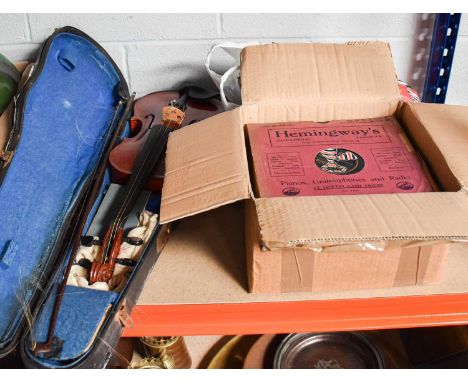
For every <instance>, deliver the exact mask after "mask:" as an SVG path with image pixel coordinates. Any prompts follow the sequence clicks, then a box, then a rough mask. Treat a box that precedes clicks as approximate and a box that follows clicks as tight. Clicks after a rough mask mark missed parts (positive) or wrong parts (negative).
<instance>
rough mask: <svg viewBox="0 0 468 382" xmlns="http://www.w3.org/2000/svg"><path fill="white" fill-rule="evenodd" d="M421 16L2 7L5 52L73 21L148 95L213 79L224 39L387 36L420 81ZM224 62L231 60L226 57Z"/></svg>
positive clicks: (465, 74) (18, 51)
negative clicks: (211, 62) (211, 58)
mask: <svg viewBox="0 0 468 382" xmlns="http://www.w3.org/2000/svg"><path fill="white" fill-rule="evenodd" d="M420 19H421V16H420V15H415V14H286V15H284V14H283V15H279V14H0V52H1V53H3V54H5V55H6V56H7V57H9V58H10V59H11V60H23V59H31V58H33V57H34V56H35V54H36V52H37V50H38V48H39V46H40V44H41V42H42V41H43V40H44V39H45V38H46V37H47V36H48V35H50V34H51V33H52V32H53V30H54V29H55V28H58V27H61V26H65V25H72V26H75V27H77V28H79V29H82V30H83V31H84V32H86V33H88V34H89V35H91V36H92V37H93V38H94V39H96V40H97V41H98V42H100V43H101V44H102V45H103V46H104V48H105V49H106V50H107V51H108V52H109V54H110V55H111V56H112V57H113V58H114V60H115V61H116V63H117V64H118V65H119V67H120V68H121V69H122V72H123V73H124V75H125V76H126V78H127V80H128V81H129V84H130V89H131V90H132V91H136V92H137V95H138V96H142V95H144V94H147V93H149V92H151V91H156V90H165V89H170V88H173V87H175V86H177V85H178V84H180V83H183V82H185V81H188V80H197V81H203V82H204V83H206V84H211V81H210V79H209V77H208V75H207V74H206V72H205V70H204V60H205V57H206V54H207V52H208V50H209V49H210V47H211V46H212V45H213V44H215V43H219V42H222V41H249V40H250V41H262V42H272V41H277V42H283V41H318V42H344V41H347V40H383V41H388V42H389V43H390V44H391V47H392V53H393V57H394V61H395V66H396V69H397V74H398V76H399V78H401V79H402V80H405V81H408V82H410V83H412V82H413V80H414V72H415V70H416V67H415V60H414V56H415V51H414V48H415V46H416V44H417V38H418V34H419V33H420V32H421V31H420V30H418V28H419V25H420V24H419V21H420ZM467 52H468V18H467V19H465V18H463V17H462V26H461V29H460V35H459V40H458V45H457V50H456V57H455V60H454V67H453V73H452V77H451V80H450V87H449V92H448V97H447V102H448V103H457V104H468V86H466V85H465V84H467V83H468V70H466V69H465V68H466V67H468V66H467V64H468V55H467V54H466V53H467ZM220 66H221V68H223V67H225V66H226V59H225V58H222V59H221V60H220Z"/></svg>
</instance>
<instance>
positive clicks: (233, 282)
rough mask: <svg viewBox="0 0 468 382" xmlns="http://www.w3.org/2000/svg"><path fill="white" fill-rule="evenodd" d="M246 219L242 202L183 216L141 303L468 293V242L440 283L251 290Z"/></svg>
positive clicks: (457, 248) (452, 255)
mask: <svg viewBox="0 0 468 382" xmlns="http://www.w3.org/2000/svg"><path fill="white" fill-rule="evenodd" d="M243 222H244V208H243V206H242V205H241V204H240V203H235V204H232V205H228V206H224V207H221V208H217V209H216V210H214V211H211V212H207V213H203V214H199V215H197V216H192V217H190V218H187V219H183V220H182V221H181V222H180V223H179V225H178V226H177V229H176V230H175V231H174V232H172V234H171V237H170V239H169V242H168V243H167V245H166V247H165V248H164V251H163V252H162V253H161V255H160V257H159V259H158V263H157V265H156V266H155V267H154V269H153V271H152V272H151V273H150V275H149V276H148V278H147V280H146V283H145V287H144V288H143V291H142V293H141V295H140V297H139V299H138V301H137V304H138V305H179V304H231V303H253V302H281V301H309V300H339V299H353V298H371V297H392V296H416V295H440V294H447V293H468V277H466V269H467V268H468V256H466V254H467V251H468V245H463V244H455V245H454V246H453V247H452V248H450V251H449V252H448V254H447V255H446V259H447V262H446V271H445V272H444V275H443V278H442V281H441V282H439V283H436V284H430V285H420V284H418V285H407V286H391V287H388V288H382V289H380V288H379V289H376V288H370V289H353V290H351V289H350V290H340V291H336V290H335V291H333V290H330V291H320V292H319V291H315V292H311V291H307V292H290V293H269V294H260V293H248V290H249V287H248V280H247V275H248V272H247V264H246V261H245V243H244V240H243V231H244V227H243ZM375 254H376V255H377V256H378V253H375ZM364 272H367V268H365V269H364ZM272 276H275V274H272ZM271 280H274V277H271Z"/></svg>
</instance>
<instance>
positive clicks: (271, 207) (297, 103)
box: [161, 42, 468, 293]
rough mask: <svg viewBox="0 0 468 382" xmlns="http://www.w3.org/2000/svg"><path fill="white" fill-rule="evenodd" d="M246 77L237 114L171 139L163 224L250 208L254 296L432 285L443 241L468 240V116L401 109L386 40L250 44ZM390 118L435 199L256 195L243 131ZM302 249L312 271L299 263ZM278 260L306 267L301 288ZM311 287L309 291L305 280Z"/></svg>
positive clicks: (432, 107)
mask: <svg viewBox="0 0 468 382" xmlns="http://www.w3.org/2000/svg"><path fill="white" fill-rule="evenodd" d="M241 80H242V99H243V105H242V106H241V107H239V108H237V109H234V110H231V111H228V112H225V113H222V114H220V115H217V116H215V117H212V118H209V119H207V120H204V121H202V122H199V123H196V124H193V125H191V126H189V127H186V128H184V129H181V130H179V131H176V132H174V133H172V134H171V136H170V139H169V143H168V149H167V160H166V177H165V183H164V189H163V199H162V206H161V220H162V222H163V223H167V222H170V221H174V220H178V219H182V218H184V217H187V216H191V215H195V214H199V213H201V212H204V211H209V210H212V209H215V208H218V207H219V206H222V205H225V204H230V203H233V202H235V201H239V200H246V201H247V202H246V204H247V209H246V210H247V211H250V212H248V213H246V220H245V227H246V231H247V237H250V238H251V239H250V240H247V243H250V244H248V248H247V258H248V274H249V279H250V289H251V291H254V292H264V293H266V292H273V291H278V290H282V291H284V290H291V289H294V290H310V288H314V285H315V287H316V288H318V289H320V290H332V289H336V288H339V289H347V288H361V287H366V288H370V287H384V286H386V287H388V286H391V285H402V284H416V283H426V282H433V281H434V280H436V279H437V278H438V277H436V276H439V275H440V270H441V266H442V263H443V258H444V253H445V252H446V251H447V250H448V249H449V246H448V245H447V244H449V243H453V242H457V241H466V240H467V239H468V228H467V227H468V198H467V196H466V192H465V185H466V179H467V178H468V165H467V162H468V155H467V151H466V143H468V108H467V107H463V106H449V105H437V104H410V103H406V102H404V101H403V100H402V97H401V95H400V93H399V89H398V82H397V79H396V75H395V68H394V64H393V61H392V57H391V52H390V48H389V45H388V44H386V43H381V42H368V43H350V44H269V45H259V46H252V47H247V48H245V49H244V50H243V52H242V65H241ZM390 115H393V116H395V117H396V118H397V119H398V121H399V122H400V124H401V125H402V126H403V128H404V129H405V132H406V134H407V135H408V137H409V138H410V140H411V142H412V144H413V146H414V147H415V148H416V149H417V150H418V151H419V153H420V154H421V156H422V157H423V159H424V161H425V163H426V165H427V166H428V168H429V171H430V173H431V174H432V176H433V178H434V180H435V181H436V183H437V185H438V187H439V189H440V190H441V191H440V192H429V193H413V194H371V195H340V196H304V197H291V198H286V197H277V198H257V197H256V196H255V195H254V193H253V192H252V186H251V174H250V173H249V165H248V155H247V146H246V139H245V133H244V126H245V125H246V124H248V123H274V122H294V121H318V122H320V121H328V120H337V119H360V118H378V117H385V116H390ZM249 235H250V236H249ZM252 238H253V239H252ZM260 248H262V250H267V252H263V251H261V250H259V249H260ZM298 251H299V252H300V253H301V258H304V259H305V261H306V263H309V265H306V264H304V265H302V264H301V263H300V262H298V260H297V259H298V255H297V253H298ZM416 251H417V253H416ZM279 254H281V255H279ZM275 259H277V260H275ZM280 259H281V263H282V264H283V262H286V263H288V264H294V262H296V265H295V266H292V267H291V269H294V271H295V272H296V274H298V270H300V271H301V272H300V273H301V275H300V279H301V280H303V282H299V283H298V282H297V281H294V282H289V281H286V280H287V279H290V278H294V277H293V276H292V273H290V272H286V273H287V274H286V275H284V274H281V275H280V274H278V272H277V270H278V262H279V261H280ZM311 262H313V263H315V264H316V265H314V266H311V265H310V263H311ZM272 264H273V265H272ZM317 264H320V266H319V265H317ZM423 268H424V269H426V271H425V272H426V273H424V274H422V273H421V272H422V269H423ZM275 270H276V271H275ZM427 270H433V271H434V272H432V271H427ZM427 272H429V273H427ZM402 274H404V275H410V276H404V277H403V276H401V275H402ZM333 278H334V279H338V278H339V279H340V280H339V281H337V280H330V279H333ZM309 279H310V280H314V281H313V282H312V284H311V283H310V282H305V281H304V280H309ZM316 280H322V281H320V282H318V284H317V283H316V282H315V281H316ZM356 280H365V281H363V282H362V285H361V282H360V281H356ZM278 285H279V286H278ZM285 285H287V287H286V286H285ZM283 286H285V287H283Z"/></svg>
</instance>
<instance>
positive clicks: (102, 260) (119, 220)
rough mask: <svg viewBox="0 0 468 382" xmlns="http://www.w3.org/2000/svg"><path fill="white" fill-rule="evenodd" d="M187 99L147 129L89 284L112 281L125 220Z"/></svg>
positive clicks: (178, 121) (164, 111)
mask: <svg viewBox="0 0 468 382" xmlns="http://www.w3.org/2000/svg"><path fill="white" fill-rule="evenodd" d="M187 98H188V96H187V94H183V95H182V96H181V97H180V98H179V99H178V100H175V99H174V100H172V101H170V102H169V105H166V106H164V107H163V108H162V117H161V122H160V123H159V124H155V125H151V128H150V129H149V130H148V133H147V134H146V138H145V142H144V144H143V145H142V147H141V149H140V151H139V152H138V153H137V157H136V159H135V161H134V164H133V168H132V171H131V175H130V178H129V180H128V182H127V183H126V184H125V185H124V186H123V187H122V188H121V189H120V191H119V193H118V195H117V201H116V202H115V203H116V205H118V206H119V209H118V211H117V212H116V214H115V216H114V217H113V218H112V220H111V223H110V225H109V228H108V229H107V231H106V234H105V236H104V239H103V242H102V246H101V250H100V252H99V255H98V256H97V258H96V260H95V261H94V262H93V263H92V265H91V269H90V279H89V281H90V284H94V283H95V282H98V281H101V282H106V283H107V282H109V280H110V279H111V278H112V275H113V274H114V268H115V265H116V260H117V256H118V255H119V251H120V246H121V244H122V242H123V227H124V223H125V220H126V219H127V217H128V216H129V215H130V211H131V209H132V208H133V205H134V204H135V202H136V200H137V198H138V196H139V195H140V193H141V191H142V190H143V188H144V186H145V184H146V183H147V181H148V178H149V177H150V176H151V173H152V171H153V169H154V167H155V165H156V163H157V162H158V161H159V160H160V158H161V157H162V155H163V154H164V151H165V149H166V145H167V139H168V137H169V133H170V132H171V131H172V130H175V129H177V128H179V127H180V126H181V124H182V122H183V121H184V119H185V110H186V107H187V106H186V105H187Z"/></svg>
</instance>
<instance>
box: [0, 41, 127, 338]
mask: <svg viewBox="0 0 468 382" xmlns="http://www.w3.org/2000/svg"><path fill="white" fill-rule="evenodd" d="M120 81H121V79H120V77H119V74H118V73H117V72H116V70H115V68H114V66H113V63H112V62H111V61H110V60H109V59H108V58H107V57H106V56H105V55H104V54H103V53H101V52H100V51H99V50H98V49H97V47H96V46H95V45H93V44H92V43H91V42H90V41H88V40H86V39H85V38H83V37H81V36H78V35H75V34H71V33H61V34H58V35H56V36H55V38H54V39H53V41H52V42H51V45H50V47H49V50H48V54H47V58H46V61H45V62H44V66H43V68H42V70H41V73H40V74H39V76H38V77H37V79H36V81H35V83H34V84H33V86H32V87H31V88H30V89H29V91H28V93H27V95H26V102H25V106H24V114H23V121H22V131H21V139H20V141H19V144H18V146H17V148H16V153H15V156H14V158H13V160H12V162H11V164H10V167H9V168H8V172H7V174H6V175H5V178H4V179H3V183H2V184H1V186H0V214H1V215H0V301H2V304H1V305H0V317H2V320H0V342H4V341H7V340H8V338H9V337H10V336H12V335H13V334H14V332H15V331H16V330H17V329H18V325H19V324H20V322H21V319H22V317H23V314H24V306H28V305H29V303H30V299H31V298H32V296H33V294H34V292H35V290H36V288H37V286H38V285H37V282H36V278H37V277H39V276H40V275H41V271H42V268H43V266H44V265H45V264H46V263H47V261H48V256H50V253H51V250H52V248H53V247H54V244H55V240H56V238H57V235H58V232H59V231H60V229H61V228H62V225H63V222H64V221H65V219H66V218H67V216H68V215H69V213H70V211H71V209H72V207H73V204H74V202H75V201H76V199H77V198H78V196H79V194H80V191H81V189H82V187H83V185H84V183H85V182H86V180H87V179H88V178H89V176H90V174H91V173H92V171H93V169H94V168H95V166H96V165H97V161H98V159H99V157H100V154H101V152H102V150H103V148H104V144H105V142H106V139H107V137H108V135H109V133H110V132H111V130H112V128H113V126H111V122H112V121H113V120H114V114H115V113H116V105H117V103H118V102H119V100H120V98H119V95H118V92H117V91H116V89H117V87H118V86H119V84H120ZM109 298H110V295H108V296H107V297H106V298H105V299H109ZM105 299H104V300H105ZM107 302H108V301H107V300H106V304H107Z"/></svg>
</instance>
